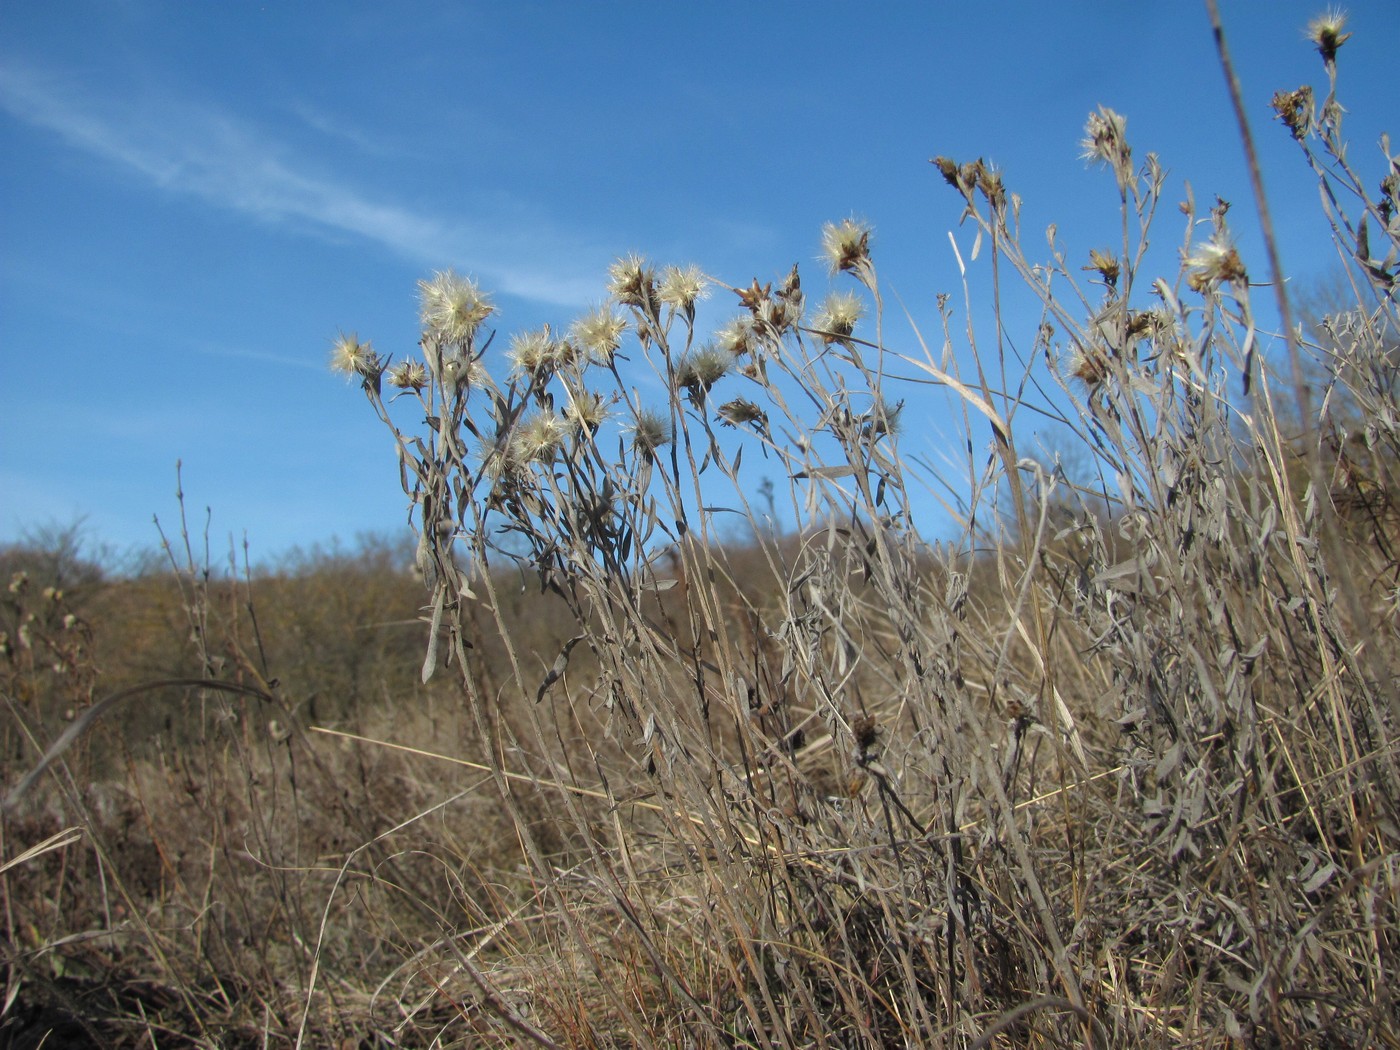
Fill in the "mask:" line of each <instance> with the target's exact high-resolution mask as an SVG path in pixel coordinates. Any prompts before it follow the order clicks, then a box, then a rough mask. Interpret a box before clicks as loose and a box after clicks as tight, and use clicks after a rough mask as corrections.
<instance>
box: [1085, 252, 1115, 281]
mask: <svg viewBox="0 0 1400 1050" xmlns="http://www.w3.org/2000/svg"><path fill="white" fill-rule="evenodd" d="M1084 269H1086V270H1094V271H1097V272H1098V275H1099V276H1100V277H1102V278H1103V281H1104V284H1106V285H1108V286H1109V287H1110V288H1116V287H1117V286H1118V275H1119V272H1120V270H1119V264H1118V256H1116V255H1114V254H1113V253H1112V252H1108V251H1099V249H1097V248H1093V249H1091V250H1090V252H1089V265H1088V266H1086V267H1084Z"/></svg>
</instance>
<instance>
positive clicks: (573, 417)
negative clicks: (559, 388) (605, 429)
mask: <svg viewBox="0 0 1400 1050" xmlns="http://www.w3.org/2000/svg"><path fill="white" fill-rule="evenodd" d="M568 393H569V403H568V404H567V405H566V406H565V407H564V421H565V422H566V423H568V424H569V426H570V427H572V428H573V429H574V430H575V431H576V432H587V433H590V434H591V433H593V432H594V431H596V430H597V429H598V428H599V427H600V426H602V425H603V421H604V420H605V419H607V418H608V406H607V405H606V404H605V403H604V402H603V396H602V395H601V394H598V393H594V392H592V391H588V390H583V391H578V392H575V391H573V390H570V391H569V392H568Z"/></svg>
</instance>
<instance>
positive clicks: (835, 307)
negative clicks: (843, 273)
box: [812, 292, 865, 343]
mask: <svg viewBox="0 0 1400 1050" xmlns="http://www.w3.org/2000/svg"><path fill="white" fill-rule="evenodd" d="M864 314H865V303H864V302H862V301H861V298H860V296H858V295H856V294H855V292H832V293H831V294H830V295H828V296H827V297H826V301H825V302H823V303H822V305H821V309H820V310H818V311H817V316H816V317H814V318H812V327H813V328H814V329H815V330H816V332H817V335H818V337H819V338H820V339H821V340H822V341H823V342H826V343H835V342H840V341H841V340H843V339H847V338H849V337H850V334H851V333H852V332H854V331H855V329H856V323H857V322H858V321H859V320H860V319H861V317H863V316H864Z"/></svg>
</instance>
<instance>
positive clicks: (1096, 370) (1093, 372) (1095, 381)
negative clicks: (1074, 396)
mask: <svg viewBox="0 0 1400 1050" xmlns="http://www.w3.org/2000/svg"><path fill="white" fill-rule="evenodd" d="M1108 367H1109V362H1108V354H1107V353H1106V352H1104V351H1103V350H1101V349H1099V348H1098V347H1087V348H1086V347H1082V346H1076V347H1075V350H1074V356H1073V357H1072V358H1071V359H1070V366H1069V371H1070V375H1072V376H1074V378H1076V379H1078V380H1079V381H1080V382H1081V383H1083V384H1084V385H1085V386H1087V387H1088V388H1089V389H1091V390H1092V389H1094V388H1095V387H1097V386H1098V385H1099V384H1100V383H1102V382H1103V381H1104V380H1105V379H1107V378H1108Z"/></svg>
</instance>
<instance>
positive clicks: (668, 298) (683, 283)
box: [656, 266, 710, 317]
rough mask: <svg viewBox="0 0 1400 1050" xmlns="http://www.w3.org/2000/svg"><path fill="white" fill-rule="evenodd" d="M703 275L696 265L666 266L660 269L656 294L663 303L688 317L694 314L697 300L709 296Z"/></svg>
mask: <svg viewBox="0 0 1400 1050" xmlns="http://www.w3.org/2000/svg"><path fill="white" fill-rule="evenodd" d="M709 294H710V292H709V289H708V288H706V287H705V275H704V274H703V273H701V272H700V267H698V266H685V267H680V266H668V267H666V268H665V269H664V270H662V271H661V283H660V284H659V285H658V286H657V289H656V295H657V298H659V299H660V300H661V301H662V302H663V303H665V304H666V305H667V306H670V307H672V308H673V309H676V310H679V311H681V313H684V314H686V315H687V316H689V317H694V316H695V303H696V301H697V300H700V299H706V298H708V297H709Z"/></svg>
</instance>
